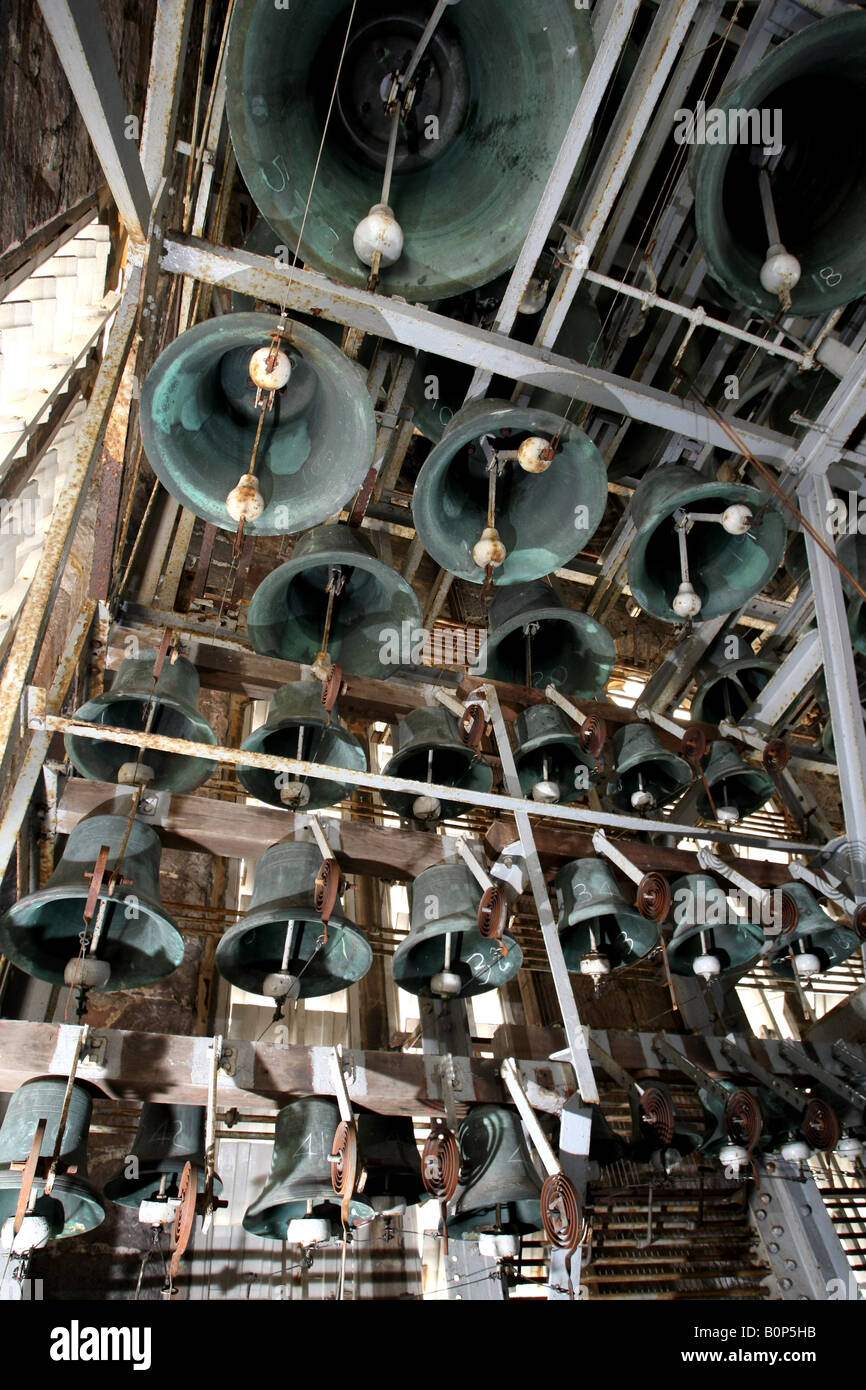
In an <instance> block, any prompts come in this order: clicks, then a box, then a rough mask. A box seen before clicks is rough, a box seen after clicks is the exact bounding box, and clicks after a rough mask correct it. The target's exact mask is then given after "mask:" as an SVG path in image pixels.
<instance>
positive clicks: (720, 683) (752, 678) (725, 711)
mask: <svg viewBox="0 0 866 1390" xmlns="http://www.w3.org/2000/svg"><path fill="white" fill-rule="evenodd" d="M777 669H778V662H776V661H771V660H770V659H769V657H761V656H756V655H755V653H754V651H753V650H752V648H751V647H750V646H749V644H748V643H747V642H745V641H744V640H743V639H742V638H741V637H738V636H737V635H736V634H735V633H731V632H726V633H724V635H723V636H722V637H721V638H720V639H719V640H718V641H717V642H716V643H715V644H714V646H713V648H712V649H711V651H710V653H709V655H708V656H707V659H706V661H705V662H703V663H702V664H701V666H700V667H699V668H698V670H697V672H696V673H695V676H696V680H697V686H698V688H697V690H696V691H695V693H694V695H693V696H692V703H691V708H690V715H691V718H692V719H693V720H694V721H695V722H697V723H707V724H718V723H719V722H720V720H722V719H728V720H730V721H731V722H732V723H737V721H738V720H739V719H741V718H742V716H743V715H744V714H745V713H746V711H747V710H748V709H749V708H750V706H751V705H752V704H753V703H754V702H755V700H756V699H757V698H758V696H759V695H760V693H761V691H762V690H763V688H764V686H765V685H766V684H767V681H768V680H769V679H770V677H771V676H772V675H773V673H774V672H775V671H776V670H777Z"/></svg>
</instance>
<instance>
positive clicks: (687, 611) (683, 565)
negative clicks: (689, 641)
mask: <svg viewBox="0 0 866 1390" xmlns="http://www.w3.org/2000/svg"><path fill="white" fill-rule="evenodd" d="M674 525H675V527H676V532H677V540H678V541H679V547H680V587H679V589H678V590H677V592H676V594H675V595H674V599H673V602H672V603H671V607H672V608H673V610H674V612H675V613H676V615H677V617H678V618H685V619H687V620H688V621H691V619H692V618H696V617H697V616H698V614H699V613H700V611H701V608H702V607H703V605H702V603H701V600H700V598H699V597H698V595H697V594H696V592H695V590H694V587H693V585H692V584H691V582H690V580H689V552H688V549H687V546H686V533H687V532H688V531H690V530H691V527H692V518H691V517H690V516H688V515H687V513H686V512H684V511H683V510H682V508H680V509H679V510H678V511H677V512H675V513H674Z"/></svg>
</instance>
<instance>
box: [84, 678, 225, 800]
mask: <svg viewBox="0 0 866 1390" xmlns="http://www.w3.org/2000/svg"><path fill="white" fill-rule="evenodd" d="M156 655H157V654H156V652H152V651H150V652H144V653H143V654H142V655H141V656H131V657H127V659H126V661H122V662H121V663H120V666H119V667H118V668H117V671H116V673H115V676H114V680H113V681H112V683H111V688H110V689H109V690H106V691H104V692H103V693H102V694H101V695H96V696H94V698H93V699H92V700H88V701H87V702H86V703H85V704H83V705H82V706H81V708H80V709H78V710H76V712H75V716H74V717H75V718H76V719H86V720H88V721H89V722H91V723H93V724H109V725H114V726H115V727H116V728H120V729H134V730H136V731H137V732H141V731H143V730H144V728H145V726H147V727H148V729H149V731H150V732H152V733H154V734H161V735H164V736H165V737H167V738H185V739H190V740H192V741H193V742H195V743H216V741H217V740H216V734H215V733H214V731H213V729H212V728H211V726H210V724H208V722H207V720H206V719H205V718H203V716H202V715H201V714H199V711H198V691H199V680H198V672H197V671H196V669H195V667H194V666H193V664H192V662H191V661H187V660H186V658H185V657H183V656H178V657H176V659H175V660H174V661H165V662H163V666H162V670H161V671H160V673H159V679H158V680H157V681H156V684H155V685H154V680H153V667H154V663H155V661H156ZM151 708H152V709H153V717H152V718H150V712H151ZM148 721H149V722H148ZM66 754H67V757H68V758H69V760H70V762H71V763H72V765H73V766H74V767H75V768H76V769H77V770H78V771H79V772H80V773H81V775H82V777H91V778H93V779H94V781H97V782H117V781H121V782H133V781H137V780H138V779H139V778H141V779H142V780H146V781H147V782H148V784H149V785H150V786H151V787H153V788H155V789H157V790H159V791H170V792H188V791H192V789H193V788H194V787H200V786H201V784H202V782H206V781H207V779H208V777H210V775H211V773H212V772H213V770H214V768H215V766H216V764H215V763H213V762H210V761H209V760H208V759H207V758H187V757H184V756H183V755H182V754H180V753H161V752H159V751H158V750H157V749H155V748H145V749H142V750H141V757H140V759H139V749H138V748H135V747H133V746H132V745H131V744H130V745H127V744H123V743H101V742H99V741H98V740H97V739H93V738H82V737H80V736H79V735H78V734H67V735H66ZM136 763H138V769H137V772H136V768H135V765H136ZM127 773H128V774H129V775H128V776H127ZM150 773H152V774H153V776H152V777H151V776H150V775H149V774H150Z"/></svg>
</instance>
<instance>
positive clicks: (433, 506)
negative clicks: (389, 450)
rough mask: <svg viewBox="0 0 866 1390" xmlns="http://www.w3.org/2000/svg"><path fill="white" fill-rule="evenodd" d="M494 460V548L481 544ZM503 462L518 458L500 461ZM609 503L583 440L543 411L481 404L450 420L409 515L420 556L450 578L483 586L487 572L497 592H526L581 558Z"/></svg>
mask: <svg viewBox="0 0 866 1390" xmlns="http://www.w3.org/2000/svg"><path fill="white" fill-rule="evenodd" d="M554 438H555V439H556V440H558V443H557V445H556V450H555V453H554V454H553V455H552V458H551V459H549V460H548V459H547V458H546V457H544V456H543V450H542V449H541V445H544V446H545V447H547V446H549V445H550V442H551V440H554ZM482 441H484V445H485V446H486V450H485V447H482ZM493 452H495V454H496V455H497V456H498V457H499V458H500V463H499V464H498V465H497V476H496V478H495V498H494V522H493V529H494V530H495V532H496V534H497V536H498V537H499V546H498V548H497V547H496V545H495V542H494V543H493V544H492V545H491V540H490V538H488V539H487V541H485V540H484V539H483V538H482V532H485V533H486V532H487V530H488V528H489V524H490V523H489V516H488V500H489V497H488V495H489V490H490V489H489V483H490V478H491V472H490V469H489V468H488V462H489V459H490V458H491V457H492V453H493ZM503 454H511V455H518V457H512V458H510V459H507V460H506V459H502V458H501V455H503ZM521 454H523V456H524V458H525V462H521V458H520V455H521ZM499 467H501V470H502V471H501V472H500V471H498V470H499ZM606 503H607V473H606V472H605V467H604V460H603V459H602V457H601V454H600V453H599V452H598V449H597V448H596V447H595V445H594V444H593V442H592V440H591V439H589V438H588V437H587V436H586V435H585V434H584V433H583V431H582V430H579V429H578V428H577V426H576V425H571V424H567V423H566V422H565V421H564V420H562V419H561V418H560V417H559V416H557V415H550V414H548V413H547V412H546V411H543V410H536V409H522V408H518V407H517V406H513V405H509V403H508V402H507V401H491V400H487V399H484V400H481V401H473V402H472V404H471V405H468V406H466V407H465V408H464V409H463V410H461V411H460V412H459V413H458V414H457V415H455V416H454V419H453V420H452V421H451V423H450V424H449V426H448V428H447V429H446V431H445V433H444V435H443V437H442V441H441V443H439V444H437V445H436V447H435V448H434V449H433V451H432V453H431V454H430V456H429V458H428V459H427V461H426V462H425V464H424V466H423V467H422V469H421V472H420V473H419V475H418V481H417V482H416V484H415V491H414V492H413V494H412V515H413V518H414V521H415V529H416V531H417V533H418V537H419V539H420V541H421V543H422V544H423V546H424V549H425V550H427V551H428V552H429V554H430V555H432V557H433V559H434V560H435V561H436V563H437V564H438V565H441V566H442V568H443V569H446V570H447V571H448V572H449V574H456V575H457V576H458V578H460V579H466V580H468V581H469V582H470V583H473V584H482V583H483V582H484V576H485V566H486V565H487V564H491V565H492V566H493V569H492V578H493V583H494V584H501V585H505V584H523V583H525V582H526V581H527V580H530V579H541V578H542V577H543V576H544V575H546V574H550V573H551V571H553V570H555V569H558V568H559V567H560V566H561V565H564V564H565V563H566V562H567V561H568V560H571V559H572V558H573V556H575V555H576V554H577V553H578V551H580V550H582V549H583V548H584V546H585V545H586V544H587V543H588V542H589V541H590V539H591V538H592V536H593V535H594V533H595V531H596V529H597V527H598V524H599V522H600V521H601V519H602V517H603V515H604V509H605V505H606ZM502 546H504V548H505V557H504V559H501V560H500V558H499V556H500V555H501V554H502V550H501V547H502ZM488 554H490V555H491V556H493V557H494V558H492V559H487V558H486V556H487V555H488Z"/></svg>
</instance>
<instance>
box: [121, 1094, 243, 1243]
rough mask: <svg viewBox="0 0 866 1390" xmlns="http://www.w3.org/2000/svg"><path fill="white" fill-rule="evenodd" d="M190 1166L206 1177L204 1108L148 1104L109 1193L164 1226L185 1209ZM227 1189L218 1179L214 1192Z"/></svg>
mask: <svg viewBox="0 0 866 1390" xmlns="http://www.w3.org/2000/svg"><path fill="white" fill-rule="evenodd" d="M130 1159H134V1160H135V1161H134V1162H132V1163H131V1162H130V1161H129V1160H130ZM187 1165H189V1166H190V1167H191V1168H194V1169H195V1170H196V1171H197V1172H198V1173H200V1174H204V1171H205V1112H204V1109H203V1108H202V1107H201V1106H200V1105H167V1104H160V1103H158V1102H154V1101H145V1103H144V1105H142V1107H141V1117H140V1119H139V1121H138V1128H137V1129H136V1131H135V1139H134V1140H133V1142H132V1147H131V1149H130V1151H129V1155H128V1156H127V1159H126V1160H125V1161H124V1165H123V1168H122V1169H121V1171H120V1172H119V1173H117V1174H116V1175H115V1176H114V1177H111V1178H109V1179H108V1181H107V1182H106V1183H105V1186H104V1188H103V1192H104V1195H105V1196H106V1197H108V1198H109V1199H110V1200H111V1201H112V1202H117V1203H118V1204H119V1205H120V1206H123V1207H135V1208H137V1209H138V1212H139V1220H140V1221H141V1222H142V1223H143V1224H148V1225H160V1224H164V1223H165V1222H166V1221H170V1220H172V1219H173V1217H174V1213H175V1212H176V1210H177V1207H178V1206H179V1205H180V1198H181V1188H182V1184H183V1177H184V1170H185V1169H186V1167H187ZM221 1190H222V1183H221V1182H220V1179H219V1178H218V1177H215V1178H214V1191H215V1192H217V1193H219V1192H220V1191H221Z"/></svg>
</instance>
